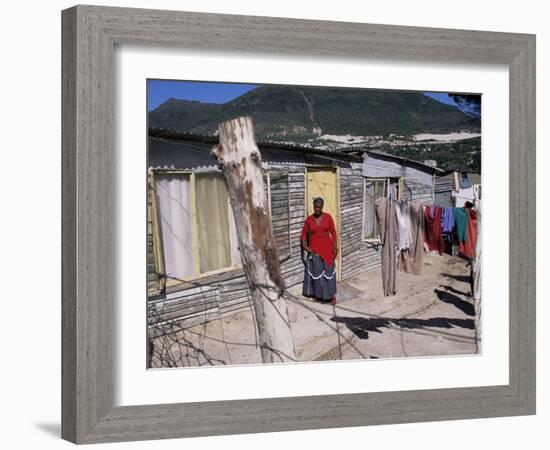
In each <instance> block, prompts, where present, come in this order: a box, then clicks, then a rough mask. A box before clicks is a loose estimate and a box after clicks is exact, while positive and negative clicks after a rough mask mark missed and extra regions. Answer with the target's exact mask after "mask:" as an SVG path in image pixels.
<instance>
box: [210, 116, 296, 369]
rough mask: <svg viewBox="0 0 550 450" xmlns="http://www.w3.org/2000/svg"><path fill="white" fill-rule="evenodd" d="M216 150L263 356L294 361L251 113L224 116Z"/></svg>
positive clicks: (292, 345)
mask: <svg viewBox="0 0 550 450" xmlns="http://www.w3.org/2000/svg"><path fill="white" fill-rule="evenodd" d="M218 131H219V138H220V142H219V144H218V145H216V146H215V147H214V148H213V149H212V153H213V154H214V156H215V157H216V159H217V160H218V163H219V164H220V166H221V167H222V170H223V173H224V175H225V179H226V182H227V187H228V191H229V198H230V200H231V206H232V208H233V214H234V216H235V223H236V225H237V236H238V240H239V248H240V252H241V259H242V262H243V267H244V271H245V273H246V274H247V277H248V283H249V285H250V289H251V292H252V299H253V302H254V310H255V312H256V322H257V324H258V334H259V339H260V348H261V352H262V360H263V362H285V361H295V360H296V357H295V354H294V343H293V340H292V334H291V330H290V323H289V320H288V311H287V302H286V299H285V298H284V297H283V291H284V285H283V280H282V277H281V267H280V265H279V256H278V254H277V248H276V246H275V240H274V239H273V231H272V228H271V217H270V213H269V205H268V203H267V201H268V199H267V195H266V192H265V186H264V180H263V175H262V162H261V154H260V151H259V149H258V147H257V145H256V139H255V137H254V126H253V124H252V119H251V118H250V117H239V118H237V119H233V120H229V121H227V122H223V123H221V124H220V125H219V127H218Z"/></svg>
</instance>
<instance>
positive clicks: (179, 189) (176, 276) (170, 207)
mask: <svg viewBox="0 0 550 450" xmlns="http://www.w3.org/2000/svg"><path fill="white" fill-rule="evenodd" d="M266 185H267V192H268V195H269V197H268V199H269V207H270V210H271V220H272V226H273V234H274V237H275V241H276V245H277V249H278V251H279V257H280V258H285V257H287V256H289V255H290V210H289V206H290V202H289V182H288V172H279V171H278V172H271V173H268V174H266ZM151 188H152V189H154V195H153V196H152V197H153V198H154V201H155V203H154V205H151V207H150V211H149V214H153V213H154V215H155V217H152V222H153V223H152V225H153V224H156V225H157V226H156V227H155V226H153V227H152V228H153V229H155V228H156V230H157V240H158V242H159V246H158V247H159V251H158V253H157V255H156V259H157V266H158V267H159V272H162V273H165V274H166V275H167V280H166V281H167V284H177V283H178V282H181V281H186V280H190V279H193V278H197V277H200V276H203V275H205V274H213V273H218V272H222V271H225V270H229V269H234V268H237V267H239V266H241V256H240V251H239V248H238V239H237V230H236V225H235V218H234V216H233V210H232V208H231V205H230V202H229V195H228V192H227V188H226V185H225V183H224V181H223V178H222V175H221V174H219V173H186V172H179V171H174V172H155V173H154V176H153V181H152V183H151ZM153 206H154V207H153ZM152 270H153V264H151V265H150V269H149V270H148V273H150V272H152ZM152 273H154V272H152Z"/></svg>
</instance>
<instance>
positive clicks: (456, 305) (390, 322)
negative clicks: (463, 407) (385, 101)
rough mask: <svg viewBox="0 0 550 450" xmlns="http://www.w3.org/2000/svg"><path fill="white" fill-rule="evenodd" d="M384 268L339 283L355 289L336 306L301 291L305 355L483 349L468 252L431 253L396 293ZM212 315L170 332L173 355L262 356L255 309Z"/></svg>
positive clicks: (297, 323) (297, 329)
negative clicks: (385, 289) (387, 291)
mask: <svg viewBox="0 0 550 450" xmlns="http://www.w3.org/2000/svg"><path fill="white" fill-rule="evenodd" d="M380 276H381V275H380V271H379V270H375V271H372V272H368V273H365V274H363V275H361V276H359V277H356V278H352V279H350V280H347V281H346V282H345V283H343V284H340V286H339V293H340V294H341V295H342V298H344V297H345V296H346V295H345V294H346V293H348V294H349V293H352V294H353V295H352V298H351V299H350V300H347V301H343V302H341V303H339V304H337V305H336V306H332V305H326V304H320V303H317V302H313V301H311V300H308V299H305V298H303V297H301V296H300V297H294V300H291V301H290V302H289V316H290V321H291V327H292V334H293V338H294V344H295V349H296V355H297V358H298V360H299V361H323V360H335V359H363V358H399V357H412V356H437V355H459V354H473V353H476V352H478V348H479V343H480V341H479V339H476V337H475V326H474V325H475V322H474V308H473V304H472V300H471V298H470V297H469V295H468V294H469V290H470V287H469V278H468V276H469V268H468V267H466V263H465V261H464V260H462V259H460V258H456V257H451V256H448V255H443V256H439V255H437V254H436V255H434V254H428V255H426V257H425V265H424V268H423V271H422V274H421V275H413V274H406V273H404V272H398V278H397V279H398V285H397V292H398V293H397V295H395V296H392V297H384V296H383V293H382V282H381V279H380ZM348 296H349V295H348ZM212 319H213V320H211V321H210V322H208V323H206V324H203V325H200V326H195V327H192V328H190V329H188V330H185V331H183V330H182V331H181V332H179V333H175V334H174V335H173V336H172V338H171V340H170V341H169V342H167V341H166V339H165V340H164V342H163V343H162V348H163V349H164V353H165V354H167V355H169V356H168V357H167V358H168V359H170V358H172V359H173V360H174V361H175V365H178V366H196V365H218V364H255V363H261V357H260V352H259V348H258V346H257V336H256V333H255V329H256V328H255V324H254V321H253V319H254V316H253V314H252V311H251V310H247V311H241V312H238V313H236V314H233V315H232V316H229V317H226V318H223V319H220V318H219V317H212ZM159 343H160V341H159Z"/></svg>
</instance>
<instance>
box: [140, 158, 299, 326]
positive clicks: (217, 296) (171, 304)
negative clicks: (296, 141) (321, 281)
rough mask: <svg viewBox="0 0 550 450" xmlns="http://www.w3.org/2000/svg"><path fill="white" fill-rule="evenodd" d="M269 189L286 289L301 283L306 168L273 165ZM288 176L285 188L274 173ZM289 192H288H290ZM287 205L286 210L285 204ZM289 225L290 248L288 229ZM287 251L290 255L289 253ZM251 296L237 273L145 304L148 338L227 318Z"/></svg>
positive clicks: (200, 283) (248, 302) (196, 284)
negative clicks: (169, 326)
mask: <svg viewBox="0 0 550 450" xmlns="http://www.w3.org/2000/svg"><path fill="white" fill-rule="evenodd" d="M270 171H272V172H271V173H272V175H274V176H273V183H272V185H271V196H272V214H273V227H274V233H275V240H276V242H277V243H278V249H279V251H280V256H281V260H282V264H281V272H282V275H283V278H284V280H285V285H286V287H287V288H293V287H297V286H298V285H299V284H301V282H302V279H303V270H304V269H303V267H304V266H303V264H302V260H301V256H300V233H301V230H302V225H303V222H304V218H305V210H304V201H305V168H304V167H300V166H297V167H289V166H284V165H272V166H271V167H270ZM281 171H284V172H288V188H286V186H285V185H284V184H283V183H282V178H281V177H280V176H277V173H278V172H279V173H280V172H281ZM289 190H290V192H289ZM285 202H289V208H288V210H287V209H286V208H285V207H284V203H285ZM289 222H290V248H289V244H288V235H287V231H286V230H287V229H288V224H289ZM289 250H290V251H289ZM250 302H251V296H250V290H249V288H248V285H247V282H246V278H245V276H244V273H243V272H242V271H237V272H236V273H235V274H234V275H233V276H231V277H230V278H227V277H224V276H223V274H222V276H220V281H215V280H214V281H212V278H210V279H209V281H208V282H201V281H200V280H196V281H195V282H194V285H192V286H190V287H189V288H187V289H181V290H178V291H177V292H172V293H169V294H165V295H162V296H157V297H154V298H152V299H150V300H149V301H148V318H149V329H150V336H151V337H152V336H155V335H158V334H159V333H161V332H162V330H163V329H166V328H167V327H165V326H164V325H165V324H166V323H167V322H168V323H175V324H177V327H178V328H187V327H190V326H193V325H196V324H198V323H203V322H205V321H209V320H215V319H218V318H219V317H220V314H222V315H223V314H228V313H231V312H234V311H237V310H240V309H244V308H250V307H251V303H250Z"/></svg>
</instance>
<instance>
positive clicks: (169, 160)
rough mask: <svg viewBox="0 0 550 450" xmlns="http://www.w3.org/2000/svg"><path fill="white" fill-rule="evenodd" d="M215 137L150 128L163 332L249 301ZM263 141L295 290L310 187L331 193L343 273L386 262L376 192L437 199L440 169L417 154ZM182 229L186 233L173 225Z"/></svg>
mask: <svg viewBox="0 0 550 450" xmlns="http://www.w3.org/2000/svg"><path fill="white" fill-rule="evenodd" d="M216 142H217V139H216V138H215V137H204V136H192V135H183V134H177V133H174V132H167V131H163V130H151V131H150V132H149V146H148V167H149V177H148V179H149V197H148V198H149V208H148V239H147V245H148V268H147V272H148V310H149V313H148V320H149V328H150V336H154V335H155V334H156V333H159V332H162V326H159V325H162V324H163V323H165V322H171V321H176V322H178V324H179V325H180V326H183V327H186V326H191V325H194V324H197V323H201V322H204V321H208V320H211V319H217V318H218V317H219V314H227V313H231V312H233V311H237V310H240V309H243V308H250V306H251V305H250V295H249V290H248V285H247V282H246V279H245V275H244V273H243V270H242V268H241V267H240V256H239V253H238V248H237V238H236V233H235V230H234V225H233V221H232V211H231V208H230V205H229V200H228V197H227V192H226V191H225V185H224V184H223V181H222V178H221V172H220V171H219V169H218V167H217V165H216V161H215V159H214V157H213V156H211V154H210V150H211V148H212V146H213V145H214V144H215V143H216ZM258 146H259V148H260V151H261V154H262V165H263V169H264V171H265V175H264V176H265V178H264V179H265V182H266V187H267V192H268V198H269V203H270V206H271V215H272V223H273V230H274V234H275V238H276V241H277V243H278V250H279V256H280V259H281V269H282V274H283V278H284V280H285V285H286V287H287V289H289V290H291V291H293V292H300V291H301V283H302V279H303V270H304V267H303V263H302V260H301V249H300V232H301V229H302V225H303V221H304V219H305V217H306V216H307V215H308V214H311V212H312V205H311V203H312V199H313V198H314V197H316V196H319V195H320V196H322V197H323V198H324V199H325V208H324V210H325V211H326V212H329V213H330V214H332V216H333V217H334V219H335V223H336V227H337V230H338V232H339V240H340V242H339V249H340V254H339V259H338V261H337V267H338V273H337V277H338V279H339V280H346V279H348V278H350V277H353V276H355V275H358V274H360V273H361V272H364V271H368V270H372V269H376V268H378V267H379V266H380V246H379V242H378V236H377V230H376V225H375V218H374V208H373V202H374V200H375V198H376V197H377V196H380V195H386V196H388V195H390V193H393V195H395V197H394V198H403V199H412V198H416V199H419V200H421V201H422V202H424V203H431V202H433V182H434V173H435V172H436V171H437V169H434V168H433V167H430V166H426V165H424V164H421V163H417V162H415V161H410V160H405V159H404V158H396V157H393V156H390V155H385V154H382V153H379V152H370V151H365V152H361V153H362V155H361V156H360V155H357V154H351V153H349V152H347V153H346V152H334V151H327V150H320V149H315V148H311V147H308V146H299V145H283V144H277V143H262V142H259V143H258ZM174 188H175V190H173V189H174ZM163 189H164V191H163ZM182 192H184V193H185V195H183V194H182ZM212 205H214V206H212ZM220 205H223V206H222V207H220ZM211 206H212V207H211ZM182 211H183V212H182ZM182 224H183V225H182ZM218 224H222V225H223V226H218ZM183 229H186V230H187V232H186V233H187V234H185V233H184V232H181V233H179V232H178V231H177V230H183ZM174 230H176V231H174ZM174 233H175V236H173V235H174ZM178 233H179V234H178ZM212 242H214V244H211V243H212ZM212 245H214V247H212ZM182 255H186V256H185V257H182ZM220 255H221V256H220ZM178 258H180V259H179V260H178ZM166 275H167V276H166Z"/></svg>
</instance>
